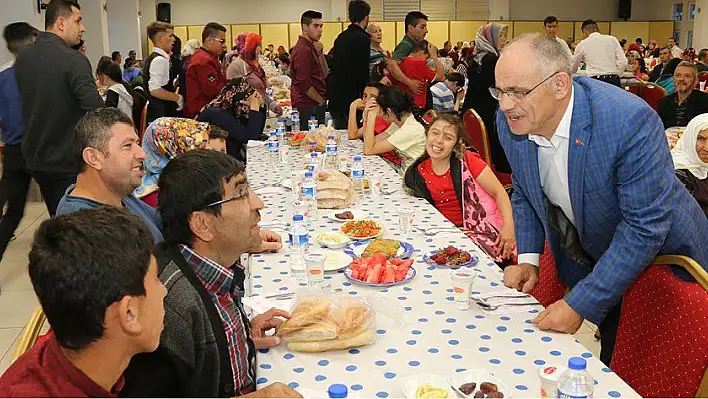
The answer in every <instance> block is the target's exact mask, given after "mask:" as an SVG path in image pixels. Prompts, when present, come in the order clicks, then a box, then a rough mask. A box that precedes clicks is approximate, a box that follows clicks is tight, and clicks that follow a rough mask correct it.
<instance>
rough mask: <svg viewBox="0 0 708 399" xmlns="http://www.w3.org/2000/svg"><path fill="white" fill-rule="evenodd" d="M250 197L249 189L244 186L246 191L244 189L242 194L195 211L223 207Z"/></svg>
mask: <svg viewBox="0 0 708 399" xmlns="http://www.w3.org/2000/svg"><path fill="white" fill-rule="evenodd" d="M250 195H251V188H250V187H248V186H246V189H245V190H244V191H242V192H240V193H238V194H236V195H235V196H233V197H229V198H224V199H221V200H219V201H215V202H212V203H211V204H209V205H205V206H203V207H201V208H199V209H197V211H203V210H205V209H209V208H211V207H215V206H217V205H223V204H226V203H228V202H231V201H238V200H240V199H243V198H248V197H249V196H250Z"/></svg>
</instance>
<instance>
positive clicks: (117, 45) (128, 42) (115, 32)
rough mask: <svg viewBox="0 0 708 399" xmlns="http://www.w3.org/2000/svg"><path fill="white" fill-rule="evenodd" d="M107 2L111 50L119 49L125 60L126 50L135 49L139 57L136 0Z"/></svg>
mask: <svg viewBox="0 0 708 399" xmlns="http://www.w3.org/2000/svg"><path fill="white" fill-rule="evenodd" d="M107 4H108V43H109V45H110V50H111V52H113V51H120V53H121V55H123V60H124V61H125V59H126V58H127V57H128V52H129V51H130V50H135V52H136V53H137V57H138V59H141V58H142V48H141V45H140V44H141V43H140V32H141V31H140V18H139V17H138V14H139V11H140V8H139V6H138V0H107Z"/></svg>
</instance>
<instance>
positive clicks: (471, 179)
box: [405, 114, 516, 264]
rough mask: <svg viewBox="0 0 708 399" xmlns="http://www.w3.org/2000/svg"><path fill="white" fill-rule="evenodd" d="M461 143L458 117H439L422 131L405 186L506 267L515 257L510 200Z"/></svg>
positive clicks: (479, 159)
mask: <svg viewBox="0 0 708 399" xmlns="http://www.w3.org/2000/svg"><path fill="white" fill-rule="evenodd" d="M465 141H466V135H465V128H464V126H463V124H462V121H460V118H458V117H457V116H455V115H452V114H440V115H439V116H438V117H437V118H436V119H434V120H433V121H432V122H431V123H430V125H429V126H428V128H427V130H426V146H425V154H424V155H423V156H422V157H421V158H420V159H418V160H417V161H416V162H415V163H413V164H412V165H411V166H410V167H409V168H408V170H407V171H406V174H405V185H406V187H408V188H409V189H410V190H412V191H413V195H414V196H416V197H420V198H425V199H426V200H427V201H428V202H429V203H430V204H431V205H433V206H434V207H435V208H436V209H437V210H438V211H440V213H442V214H443V216H445V217H446V218H447V219H448V220H450V221H451V222H452V223H454V224H455V226H458V227H462V228H463V229H464V231H465V234H467V236H468V237H470V238H471V239H472V240H473V241H474V242H475V243H476V244H477V245H478V246H479V247H480V249H482V250H483V251H484V252H485V253H486V254H487V255H489V257H490V258H492V260H494V261H495V262H497V263H501V264H504V263H505V261H506V260H510V259H512V258H513V257H514V255H515V253H516V239H515V236H514V219H513V217H512V213H511V201H510V200H509V196H508V195H507V193H506V191H505V190H504V187H502V185H501V183H500V182H499V180H498V179H497V177H496V176H495V175H494V173H493V172H492V171H491V169H490V168H489V166H487V164H486V163H485V162H484V161H483V160H482V159H481V158H480V157H479V155H477V153H476V152H473V151H471V150H470V149H468V148H466V145H465ZM460 154H461V155H460Z"/></svg>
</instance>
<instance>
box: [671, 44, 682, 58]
mask: <svg viewBox="0 0 708 399" xmlns="http://www.w3.org/2000/svg"><path fill="white" fill-rule="evenodd" d="M681 56H683V50H681V48H680V47H679V46H674V47H672V48H671V58H681Z"/></svg>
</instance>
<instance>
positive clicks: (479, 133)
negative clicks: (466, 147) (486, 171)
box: [462, 108, 504, 184]
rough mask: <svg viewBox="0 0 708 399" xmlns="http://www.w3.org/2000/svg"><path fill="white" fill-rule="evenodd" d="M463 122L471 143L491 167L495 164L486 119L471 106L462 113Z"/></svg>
mask: <svg viewBox="0 0 708 399" xmlns="http://www.w3.org/2000/svg"><path fill="white" fill-rule="evenodd" d="M462 123H463V124H464V125H465V130H466V131H467V138H468V139H469V141H470V144H472V146H473V147H474V148H475V149H476V150H477V152H479V155H480V156H481V157H482V159H483V160H484V162H486V163H487V165H489V167H490V168H491V167H492V166H493V164H492V153H491V150H490V149H489V136H488V134H487V128H486V126H484V121H483V120H482V118H481V117H480V116H479V114H478V113H477V111H475V110H474V109H472V108H470V109H468V110H467V111H465V113H464V114H463V115H462ZM502 184H504V183H502Z"/></svg>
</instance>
